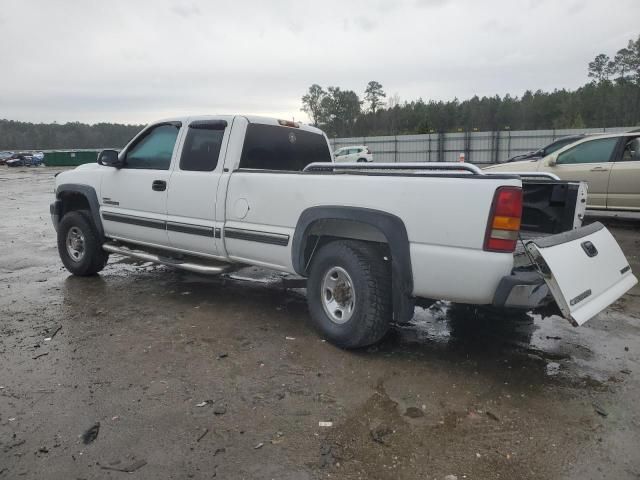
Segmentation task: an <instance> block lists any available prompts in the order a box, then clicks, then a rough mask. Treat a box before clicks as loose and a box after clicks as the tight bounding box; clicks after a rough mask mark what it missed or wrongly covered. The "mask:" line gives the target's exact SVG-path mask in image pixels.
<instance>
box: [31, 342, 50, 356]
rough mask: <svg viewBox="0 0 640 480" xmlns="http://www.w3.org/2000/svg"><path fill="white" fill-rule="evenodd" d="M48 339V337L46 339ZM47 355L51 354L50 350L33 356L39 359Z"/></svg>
mask: <svg viewBox="0 0 640 480" xmlns="http://www.w3.org/2000/svg"><path fill="white" fill-rule="evenodd" d="M45 340H46V339H45ZM45 355H49V352H45V353H39V354H38V355H36V356H35V357H31V358H33V359H34V360H37V359H39V358H40V357H44V356H45Z"/></svg>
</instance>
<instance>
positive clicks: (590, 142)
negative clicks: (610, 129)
mask: <svg viewBox="0 0 640 480" xmlns="http://www.w3.org/2000/svg"><path fill="white" fill-rule="evenodd" d="M484 170H490V171H492V172H494V171H497V172H536V171H537V172H549V173H553V174H555V175H557V176H558V177H560V178H561V179H563V180H583V181H585V182H587V183H588V184H589V194H588V197H587V207H588V208H591V209H607V210H635V211H640V133H638V132H635V133H617V134H605V135H590V136H587V137H585V138H584V139H582V140H579V141H577V142H575V143H572V144H570V145H567V146H566V147H564V148H561V149H560V150H557V151H556V152H554V153H552V154H551V155H547V156H546V157H544V158H540V159H536V160H524V161H521V162H510V163H505V164H501V165H491V166H489V167H485V168H484Z"/></svg>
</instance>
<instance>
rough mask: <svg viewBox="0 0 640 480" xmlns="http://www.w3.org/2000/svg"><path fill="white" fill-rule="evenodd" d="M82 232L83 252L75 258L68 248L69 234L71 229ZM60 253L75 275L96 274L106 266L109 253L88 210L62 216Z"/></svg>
mask: <svg viewBox="0 0 640 480" xmlns="http://www.w3.org/2000/svg"><path fill="white" fill-rule="evenodd" d="M74 228H75V229H76V231H79V232H81V234H82V237H83V242H82V249H83V254H82V256H81V257H80V258H77V259H76V258H74V257H72V255H71V254H70V252H69V250H68V249H67V235H68V234H69V231H70V230H71V229H74ZM58 253H59V254H60V259H61V260H62V263H63V264H64V266H65V268H66V269H67V270H69V271H70V272H71V273H73V274H74V275H79V276H83V277H84V276H88V275H95V274H96V273H98V272H99V271H100V270H102V269H103V268H104V266H105V265H106V264H107V260H108V259H109V255H108V254H107V252H105V251H104V250H103V249H102V245H100V241H99V240H98V234H97V232H96V229H95V226H94V224H93V221H92V220H91V216H90V214H89V212H88V211H86V210H75V211H71V212H69V213H67V214H65V215H64V217H62V220H61V221H60V225H59V226H58Z"/></svg>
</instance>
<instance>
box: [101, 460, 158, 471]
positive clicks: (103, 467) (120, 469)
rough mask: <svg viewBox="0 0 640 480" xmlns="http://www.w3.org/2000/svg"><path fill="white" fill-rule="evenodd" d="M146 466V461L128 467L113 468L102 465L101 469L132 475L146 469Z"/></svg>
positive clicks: (136, 462)
mask: <svg viewBox="0 0 640 480" xmlns="http://www.w3.org/2000/svg"><path fill="white" fill-rule="evenodd" d="M146 464H147V461H146V460H136V461H135V462H133V463H131V464H129V465H127V466H126V467H112V466H109V465H100V468H101V469H103V470H114V471H116V472H124V473H132V472H135V471H136V470H139V469H140V468H142V467H144V466H145V465H146Z"/></svg>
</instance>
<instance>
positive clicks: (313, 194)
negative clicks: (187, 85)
mask: <svg viewBox="0 0 640 480" xmlns="http://www.w3.org/2000/svg"><path fill="white" fill-rule="evenodd" d="M165 127H166V128H165ZM172 128H175V129H176V131H175V132H174V131H173V130H172ZM154 129H156V130H154ZM161 129H164V130H167V133H166V134H167V135H169V136H171V135H174V134H175V144H174V145H173V149H172V151H171V152H170V158H169V157H168V156H167V163H166V164H163V165H162V166H163V168H140V167H137V168H128V167H129V165H128V164H127V158H128V157H127V156H128V155H129V153H130V152H133V151H135V149H136V148H137V149H138V150H143V149H144V147H143V146H142V147H141V146H140V145H142V144H143V142H145V138H150V137H151V135H152V134H150V133H149V132H156V133H154V134H155V135H156V136H158V135H160V134H159V133H157V132H160V131H161ZM190 129H205V130H206V129H209V130H216V132H218V133H216V134H215V135H217V136H216V138H217V140H216V142H218V143H216V144H215V145H213V144H207V143H202V145H201V146H200V147H199V150H193V152H200V153H198V155H200V154H201V153H202V152H205V154H206V152H208V151H209V150H211V151H214V152H215V151H216V149H217V148H218V147H219V153H217V155H218V157H217V162H215V167H214V168H213V169H212V170H211V171H202V170H200V171H193V170H188V169H184V168H182V163H181V158H183V160H184V156H183V151H184V150H187V147H185V145H186V143H187V142H191V141H192V140H193V138H195V136H196V134H197V132H196V133H195V134H193V138H191V137H189V135H188V132H191V130H190ZM164 130H162V131H164ZM249 130H251V133H250V132H249ZM270 132H272V133H273V135H276V136H278V138H279V139H280V137H282V138H285V139H286V138H288V141H289V144H290V145H288V147H287V145H285V144H286V141H285V142H284V144H282V145H284V146H282V145H281V144H279V145H280V147H278V148H280V150H277V151H284V150H282V149H283V148H284V149H285V150H286V149H287V148H290V149H292V151H293V150H294V149H296V148H303V147H302V145H301V146H299V147H298V146H297V143H296V142H298V144H305V145H307V144H308V145H311V143H313V142H316V143H315V144H314V146H313V152H315V154H317V155H318V158H320V159H322V158H324V157H326V161H327V162H330V161H331V150H330V146H329V144H328V141H327V139H326V136H324V134H323V133H322V132H321V131H320V130H318V129H315V128H313V127H309V126H305V125H298V124H294V123H292V122H283V121H278V120H274V119H266V118H261V117H246V116H200V117H184V118H172V119H168V120H163V121H160V122H157V123H154V124H151V125H149V126H148V127H147V128H146V129H145V130H143V131H142V132H141V133H140V134H139V135H138V136H137V137H136V138H134V139H133V140H132V141H131V142H130V143H129V144H128V145H127V146H126V147H125V148H124V149H123V150H122V151H121V152H120V154H119V157H118V159H117V161H116V160H113V162H114V164H115V165H116V167H117V168H114V166H112V165H107V164H98V163H96V164H92V165H83V166H81V167H78V168H76V169H75V170H71V171H67V172H63V173H62V174H60V175H58V176H57V178H56V195H57V200H56V202H54V204H52V207H51V212H52V215H53V218H54V224H55V225H56V226H57V225H58V223H59V222H61V220H62V218H63V217H64V215H65V214H66V213H68V212H69V211H70V210H72V209H73V208H72V205H80V206H83V208H84V209H85V211H90V214H91V217H92V221H93V223H94V225H95V228H96V235H97V237H98V238H99V239H100V242H102V243H103V244H104V245H103V246H104V249H105V250H107V251H109V252H118V253H125V254H126V253H127V252H129V253H131V254H132V255H133V256H135V251H138V253H137V255H138V258H148V259H155V260H156V261H161V262H163V263H169V264H174V265H176V266H183V267H184V268H187V265H196V264H197V259H201V260H202V262H205V263H206V262H213V263H215V262H217V263H218V265H219V266H220V265H222V267H221V268H220V269H219V271H223V270H225V269H228V268H232V266H233V265H256V266H260V267H265V268H269V269H274V270H279V271H282V272H287V273H290V274H293V275H299V276H303V277H305V276H308V275H309V267H310V265H311V263H312V261H313V258H314V257H313V256H314V255H315V251H316V248H317V247H319V246H322V245H324V244H325V243H326V242H327V241H330V240H334V239H350V240H358V241H361V242H368V244H375V245H388V249H389V250H388V251H389V252H390V254H391V257H392V267H391V271H390V274H392V275H393V287H392V288H393V310H394V312H393V315H394V318H395V319H396V320H400V317H404V318H407V315H410V312H409V313H407V311H404V312H401V310H407V309H409V310H411V311H412V308H411V305H412V304H411V301H412V300H413V299H415V298H425V299H444V300H450V301H454V302H461V303H470V304H494V305H499V306H518V307H532V306H535V305H536V304H539V303H542V302H543V301H544V300H545V299H546V300H547V301H548V300H549V299H550V298H551V296H550V295H547V293H548V292H549V290H548V289H550V290H551V294H552V295H553V297H554V298H555V300H556V302H557V303H558V305H559V306H560V308H561V311H562V313H563V315H564V316H566V317H567V318H568V319H569V320H571V321H572V322H574V323H575V324H578V323H583V321H586V318H585V317H589V318H590V317H591V316H593V315H595V314H597V313H598V312H599V311H600V310H602V309H604V308H605V307H606V306H607V305H609V304H610V303H611V302H613V301H615V300H616V299H617V298H618V297H619V296H620V295H622V294H623V293H624V292H626V291H627V290H628V289H629V288H630V287H631V286H632V285H633V284H635V282H636V280H635V277H634V276H633V274H632V273H631V271H630V269H629V268H628V263H627V261H626V259H625V258H624V255H623V254H622V252H621V251H620V249H619V247H618V246H617V243H616V242H615V240H613V238H612V237H611V236H610V234H608V232H607V231H606V229H604V232H606V233H603V232H602V230H603V228H604V227H601V226H599V227H598V228H597V229H594V228H591V229H590V230H589V231H588V232H586V231H584V230H581V229H579V228H578V227H579V226H580V223H581V219H582V214H583V212H584V201H582V202H581V198H582V197H584V195H585V190H584V186H583V185H581V184H575V183H574V184H571V183H570V182H553V181H550V180H548V179H546V180H545V179H536V180H535V181H534V182H533V183H534V184H535V185H533V186H532V187H531V189H532V192H533V193H531V195H530V196H536V195H537V197H536V198H537V200H536V201H535V202H533V203H536V202H537V203H536V204H540V198H542V203H543V207H542V208H541V209H538V210H540V211H542V212H543V216H544V215H547V213H544V212H545V208H546V205H547V203H545V202H547V200H546V196H547V195H554V196H557V195H559V194H561V195H564V196H563V197H562V198H563V199H565V200H563V201H564V202H565V207H564V208H565V210H567V209H568V211H569V213H570V215H571V218H570V219H569V220H567V219H564V220H563V221H564V225H565V227H563V228H564V229H565V230H571V232H569V234H566V233H564V234H563V233H562V232H560V231H555V230H557V229H558V224H559V220H557V219H558V218H560V216H562V215H565V216H566V215H567V214H566V213H565V212H561V215H560V214H558V213H557V212H555V213H553V215H551V217H553V219H554V220H553V222H551V223H553V224H554V225H555V226H553V227H549V225H550V224H549V225H547V223H545V222H542V223H540V222H538V224H537V226H536V227H535V229H538V231H540V229H542V230H544V229H547V230H548V231H547V233H556V234H557V233H561V234H562V235H565V237H563V240H564V242H563V243H565V244H567V243H569V244H570V245H571V246H569V247H567V246H566V245H565V247H564V249H565V252H564V253H563V256H564V258H565V259H566V260H565V261H562V260H558V259H556V258H554V259H553V260H551V257H552V256H553V253H552V252H553V251H554V248H557V245H556V246H554V241H553V239H554V238H556V239H557V238H558V235H552V236H547V237H546V243H545V244H544V245H545V246H544V247H539V248H537V247H536V243H535V242H536V240H529V241H528V242H523V243H526V245H527V248H526V252H525V253H526V254H527V255H530V256H531V258H532V261H531V262H529V264H528V265H526V266H525V267H519V266H518V262H517V261H516V260H515V258H516V257H514V254H513V251H487V248H486V245H487V243H486V242H487V236H488V235H489V232H495V230H491V228H490V227H488V221H489V222H490V218H491V215H492V209H493V208H494V203H495V201H496V198H497V197H496V195H497V193H496V192H497V191H498V190H499V189H502V188H507V189H512V190H515V191H517V190H519V189H521V188H522V187H523V180H522V178H520V177H519V176H517V175H508V174H507V175H488V174H486V175H485V174H482V173H480V172H479V171H477V172H476V171H475V170H473V169H471V168H470V167H469V168H467V169H466V170H453V171H452V170H450V169H448V170H441V168H443V165H444V164H441V165H438V164H434V165H432V166H429V165H427V164H424V165H421V170H420V171H413V170H410V171H407V170H401V171H388V170H386V169H385V167H384V166H378V165H377V164H365V166H367V167H374V168H376V170H373V169H371V168H364V167H362V168H360V164H358V165H353V168H351V167H349V166H348V165H347V167H348V168H349V170H344V169H343V170H334V169H332V168H329V167H328V166H327V165H325V166H324V167H323V166H322V165H320V167H319V168H316V169H313V168H311V170H310V171H301V170H302V168H300V169H298V168H295V169H278V168H272V167H273V166H274V165H275V166H276V167H278V165H277V163H273V162H278V161H279V160H278V158H275V157H277V155H275V156H273V155H272V153H273V152H270V151H266V150H265V151H264V152H262V153H260V149H259V148H258V147H259V145H258V147H255V145H254V150H249V153H247V152H248V150H247V149H249V148H250V146H247V143H248V142H250V141H249V140H248V137H249V135H252V136H253V137H252V138H254V137H255V138H254V140H252V141H254V142H255V141H259V140H260V138H267V137H261V135H263V136H264V135H268V134H270ZM191 133H193V132H191ZM209 133H211V132H209ZM283 135H288V137H284V136H283ZM145 136H146V137H145ZM255 139H257V140H255ZM310 139H311V140H310ZM280 140H281V139H280ZM280 140H278V141H280ZM318 145H321V147H322V148H324V146H325V145H326V155H325V154H324V153H323V152H321V151H320V150H319V149H320V147H318ZM136 146H137V147H136ZM191 146H192V145H191V144H190V147H189V148H191ZM255 148H258V149H257V150H255ZM274 148H275V147H274ZM305 148H311V147H308V146H307V147H305ZM207 149H209V150H207ZM212 149H213V150H212ZM243 150H244V153H243ZM254 151H255V152H257V153H256V154H255V155H254V157H255V158H254V159H253V160H250V159H249V160H247V159H248V158H249V156H250V155H251V152H254ZM274 151H276V150H275V149H274ZM310 151H311V150H310ZM131 155H132V157H131V159H132V162H133V160H134V157H135V155H137V154H133V153H132V154H131ZM243 155H244V156H243ZM261 155H262V156H261ZM269 155H271V156H272V157H274V158H271V157H269ZM192 156H195V153H194V154H193V155H192ZM267 157H269V158H270V160H269V161H270V162H272V163H271V164H269V165H270V166H271V167H270V168H254V167H255V165H260V166H261V165H262V164H261V163H259V162H262V161H263V159H264V158H267ZM105 158H106V157H105ZM135 158H137V157H135ZM194 158H195V157H194ZM198 158H201V157H198ZM202 158H204V157H202ZM287 158H289V157H287ZM292 159H293V157H291V158H289V161H290V162H292V161H293V160H292ZM249 161H253V162H254V164H253V165H250V166H249V167H247V165H246V164H244V165H243V162H249ZM256 162H257V163H256ZM102 163H107V162H106V161H104V162H102ZM306 163H308V162H306ZM134 164H135V163H132V165H134ZM416 165H418V164H416ZM302 166H304V165H302ZM151 167H153V165H151ZM460 168H461V169H462V168H466V167H462V166H461V167H460ZM552 188H553V189H554V190H553V192H552V190H550V189H552ZM569 190H571V191H572V192H573V193H571V195H573V196H569V197H567V195H569V193H568V192H569ZM549 192H552V193H549ZM525 193H526V192H525ZM78 195H84V197H86V202H84V200H82V199H79V198H78ZM91 196H93V197H92V198H89V197H91ZM541 196H542V197H541ZM532 198H533V197H532ZM567 198H568V199H569V200H567ZM525 200H526V194H525ZM83 202H84V203H83ZM533 203H532V205H533ZM552 203H553V202H550V203H549V205H551V204H552ZM555 203H556V204H557V202H555ZM527 208H528V207H527V205H526V202H525V217H524V218H523V219H522V222H523V229H524V226H525V224H526V223H527V222H526V220H527V219H526V216H527V213H526V212H527ZM535 208H537V207H535ZM538 210H536V212H537V213H536V215H538V213H539V212H538ZM558 215H560V216H558ZM551 217H549V218H551ZM534 223H535V222H534ZM560 223H561V222H560ZM519 225H520V223H519V222H518V226H519ZM535 229H534V230H535ZM554 229H555V230H554ZM562 231H564V230H562ZM581 232H582V233H581ZM507 233H510V232H507ZM513 233H514V234H517V233H518V232H517V231H516V232H513ZM587 233H588V235H587ZM589 235H590V236H589ZM606 235H608V237H607V236H606ZM592 236H593V239H592V238H591V237H592ZM598 236H601V237H603V236H604V237H603V238H597V237H598ZM509 238H511V237H509ZM549 239H551V240H549ZM67 240H68V239H67ZM596 240H597V242H596ZM61 241H62V243H63V244H64V241H65V240H64V239H62V240H61ZM586 241H593V242H594V243H596V244H597V246H598V248H601V249H602V248H604V249H606V252H604V253H603V254H602V255H601V256H600V259H603V258H605V257H606V258H607V262H602V261H600V262H598V263H597V264H596V263H593V262H591V263H590V260H591V259H590V258H589V257H588V256H587V255H586V254H584V252H582V249H581V248H580V245H581V244H584V243H585V242H586ZM314 242H315V246H314ZM67 243H68V242H67ZM598 244H599V245H598ZM59 245H60V244H59ZM60 248H63V247H60ZM158 251H159V252H160V253H158ZM543 251H544V253H543ZM145 252H146V253H145ZM572 252H573V253H572ZM521 253H522V252H521ZM570 253H572V254H570ZM62 255H63V252H62V253H61V256H62ZM145 255H146V256H145ZM534 256H536V258H537V260H539V259H540V258H544V259H545V260H547V264H548V265H547V266H550V265H553V266H552V270H553V271H552V272H547V273H546V274H545V273H544V272H542V269H541V267H540V265H539V263H544V262H542V261H537V260H536V258H533V257H534ZM172 258H173V259H172ZM185 258H188V259H190V260H188V261H187V260H185ZM385 258H386V257H385ZM193 259H196V260H195V261H194V260H193ZM525 263H526V262H525ZM65 264H66V263H65ZM68 268H69V267H68ZM197 268H198V267H192V269H195V270H196V271H197ZM211 268H212V271H213V272H215V271H216V269H215V267H211ZM555 269H558V270H562V278H561V279H559V280H560V281H556V280H557V279H556V278H555V276H554V274H553V272H555ZM204 270H205V269H204V267H203V271H204ZM622 270H624V271H622ZM573 271H575V272H576V274H577V275H579V277H580V288H582V287H585V288H584V290H581V291H580V292H578V293H577V294H575V295H578V294H582V292H583V291H586V290H589V288H587V287H589V285H590V282H592V283H593V282H595V279H598V281H597V283H598V286H597V287H593V288H592V289H591V291H592V293H593V294H589V295H587V296H590V297H591V298H589V299H587V301H588V302H589V303H591V308H590V309H588V311H589V314H588V315H586V314H581V315H580V316H579V318H573V317H572V314H575V309H573V310H572V309H569V308H563V306H564V305H568V304H569V303H571V302H572V301H574V300H575V295H574V293H575V292H573V290H572V291H571V293H569V294H568V296H567V295H566V294H565V291H567V289H568V290H571V287H570V286H569V285H571V284H572V282H573V280H576V281H577V280H578V278H576V279H571V275H572V273H571V272H573ZM621 272H622V273H621ZM518 275H524V276H525V277H527V280H526V281H525V282H523V283H518V281H513V278H514V276H518ZM567 276H568V277H569V278H568V279H567ZM533 277H535V278H536V279H535V280H531V278H533ZM518 278H519V277H518ZM505 285H506V286H505ZM572 295H573V296H572ZM565 297H566V298H565ZM585 303H586V302H585ZM403 305H404V306H403ZM407 305H409V307H407ZM585 311H586V310H585ZM409 318H410V317H409Z"/></svg>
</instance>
